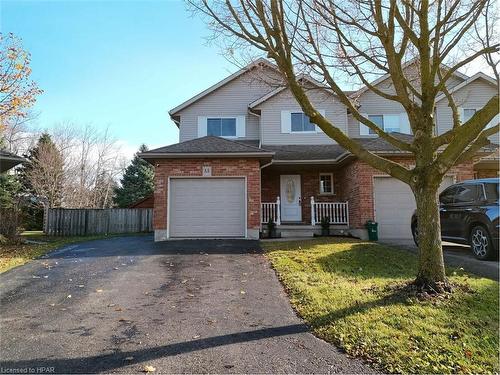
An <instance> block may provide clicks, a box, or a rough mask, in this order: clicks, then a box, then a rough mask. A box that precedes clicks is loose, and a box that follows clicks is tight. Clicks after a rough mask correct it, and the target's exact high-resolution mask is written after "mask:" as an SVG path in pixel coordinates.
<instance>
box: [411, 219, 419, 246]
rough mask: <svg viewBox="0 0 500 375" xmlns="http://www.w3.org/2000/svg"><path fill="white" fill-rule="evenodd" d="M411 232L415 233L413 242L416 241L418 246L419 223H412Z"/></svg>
mask: <svg viewBox="0 0 500 375" xmlns="http://www.w3.org/2000/svg"><path fill="white" fill-rule="evenodd" d="M411 234H412V235H413V242H415V245H417V246H418V226H417V223H415V224H412V226H411Z"/></svg>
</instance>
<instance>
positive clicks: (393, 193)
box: [373, 177, 453, 239]
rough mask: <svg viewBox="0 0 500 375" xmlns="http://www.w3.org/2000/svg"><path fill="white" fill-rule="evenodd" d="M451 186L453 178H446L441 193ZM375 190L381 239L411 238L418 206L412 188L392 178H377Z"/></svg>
mask: <svg viewBox="0 0 500 375" xmlns="http://www.w3.org/2000/svg"><path fill="white" fill-rule="evenodd" d="M451 184H453V178H452V177H445V178H444V180H443V183H442V184H441V187H440V189H439V191H440V192H441V191H442V190H443V189H445V188H447V187H448V186H450V185H451ZM373 189H374V199H375V221H377V222H378V231H379V238H381V239H384V238H411V237H412V235H411V216H412V215H413V212H414V211H415V208H416V204H415V198H414V197H413V193H412V191H411V189H410V187H409V186H408V185H406V184H405V183H403V182H401V181H399V180H397V179H395V178H392V177H375V178H374V182H373Z"/></svg>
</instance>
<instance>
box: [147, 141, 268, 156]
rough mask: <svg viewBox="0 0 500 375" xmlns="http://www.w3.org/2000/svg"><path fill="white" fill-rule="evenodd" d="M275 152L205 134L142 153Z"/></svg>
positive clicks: (255, 153) (245, 154) (226, 153)
mask: <svg viewBox="0 0 500 375" xmlns="http://www.w3.org/2000/svg"><path fill="white" fill-rule="evenodd" d="M273 155H274V152H272V151H268V150H264V149H262V148H259V147H255V146H251V145H249V144H245V143H242V142H236V141H231V140H229V139H225V138H220V137H213V136H205V137H201V138H195V139H192V140H189V141H185V142H181V143H175V144H173V145H170V146H164V147H160V148H156V149H154V150H150V151H146V152H143V153H140V154H139V156H140V157H141V158H143V159H158V158H186V157H203V156H209V157H214V156H217V157H236V156H238V157H239V156H241V157H259V158H260V157H262V158H266V157H272V156H273Z"/></svg>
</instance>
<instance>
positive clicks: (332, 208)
mask: <svg viewBox="0 0 500 375" xmlns="http://www.w3.org/2000/svg"><path fill="white" fill-rule="evenodd" d="M324 217H328V218H329V219H330V224H337V225H349V205H348V202H331V203H320V202H315V201H314V197H311V224H312V225H316V224H320V223H321V219H323V218H324Z"/></svg>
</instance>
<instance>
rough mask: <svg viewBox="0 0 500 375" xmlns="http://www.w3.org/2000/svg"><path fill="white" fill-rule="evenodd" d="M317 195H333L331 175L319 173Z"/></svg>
mask: <svg viewBox="0 0 500 375" xmlns="http://www.w3.org/2000/svg"><path fill="white" fill-rule="evenodd" d="M319 193H320V194H333V174H332V173H320V175H319Z"/></svg>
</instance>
